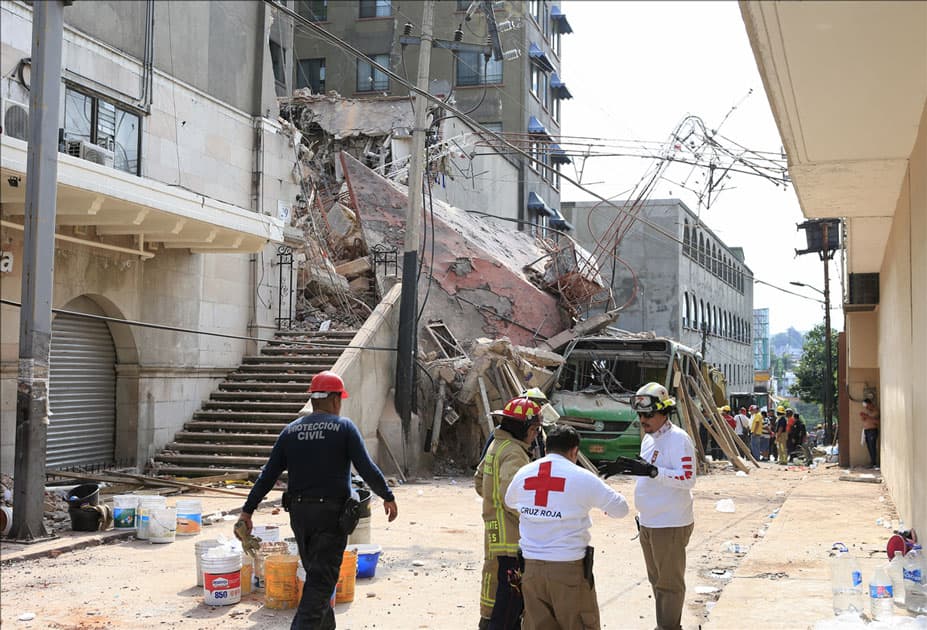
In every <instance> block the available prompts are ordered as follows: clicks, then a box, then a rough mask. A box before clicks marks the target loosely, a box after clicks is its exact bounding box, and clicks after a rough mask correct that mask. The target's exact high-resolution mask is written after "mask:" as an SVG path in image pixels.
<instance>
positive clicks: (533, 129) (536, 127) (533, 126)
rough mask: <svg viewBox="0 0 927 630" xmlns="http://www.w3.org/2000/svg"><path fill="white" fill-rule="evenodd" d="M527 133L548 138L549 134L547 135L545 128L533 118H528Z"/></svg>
mask: <svg viewBox="0 0 927 630" xmlns="http://www.w3.org/2000/svg"><path fill="white" fill-rule="evenodd" d="M528 133H540V134H544V135H545V136H550V134H549V133H547V127H545V126H544V125H542V124H541V121H540V120H538V119H537V118H535V117H534V116H529V117H528Z"/></svg>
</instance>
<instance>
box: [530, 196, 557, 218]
mask: <svg viewBox="0 0 927 630" xmlns="http://www.w3.org/2000/svg"><path fill="white" fill-rule="evenodd" d="M528 210H534V211H535V212H540V213H541V214H545V215H547V216H549V217H553V216H555V215H556V212H555V211H554V209H553V208H551V207H550V206H548V205H547V204H546V203H545V202H544V200H543V199H541V197H540V195H538V194H537V193H533V192H529V193H528Z"/></svg>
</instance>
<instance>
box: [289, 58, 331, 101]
mask: <svg viewBox="0 0 927 630" xmlns="http://www.w3.org/2000/svg"><path fill="white" fill-rule="evenodd" d="M296 87H297V88H305V87H308V88H310V89H311V90H312V93H313V94H325V57H318V58H315V59H300V60H299V62H298V63H297V66H296Z"/></svg>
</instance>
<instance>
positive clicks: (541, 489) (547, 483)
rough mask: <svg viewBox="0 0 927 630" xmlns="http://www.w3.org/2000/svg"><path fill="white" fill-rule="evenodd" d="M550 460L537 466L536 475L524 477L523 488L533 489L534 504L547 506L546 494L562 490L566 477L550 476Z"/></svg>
mask: <svg viewBox="0 0 927 630" xmlns="http://www.w3.org/2000/svg"><path fill="white" fill-rule="evenodd" d="M551 463H552V462H543V463H542V464H541V465H540V466H538V476H537V477H528V478H527V479H525V490H534V504H535V505H537V506H540V507H547V495H548V494H549V493H551V492H563V488H564V487H565V486H566V477H551V476H550V466H551Z"/></svg>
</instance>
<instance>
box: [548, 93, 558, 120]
mask: <svg viewBox="0 0 927 630" xmlns="http://www.w3.org/2000/svg"><path fill="white" fill-rule="evenodd" d="M550 113H551V116H552V117H553V119H554V120H556V121H557V122H560V99H559V98H554V97H553V96H551V99H550Z"/></svg>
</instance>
